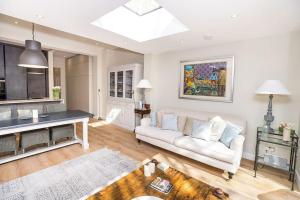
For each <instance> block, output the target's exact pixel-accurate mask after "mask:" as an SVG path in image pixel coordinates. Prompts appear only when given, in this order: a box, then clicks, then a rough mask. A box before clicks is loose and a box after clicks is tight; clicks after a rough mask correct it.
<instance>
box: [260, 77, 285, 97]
mask: <svg viewBox="0 0 300 200" xmlns="http://www.w3.org/2000/svg"><path fill="white" fill-rule="evenodd" d="M256 94H268V95H269V94H274V95H290V92H289V91H288V89H286V87H285V86H284V85H283V84H282V83H281V82H280V81H279V80H267V81H265V82H264V83H263V84H262V85H261V86H260V87H259V88H258V89H257V90H256Z"/></svg>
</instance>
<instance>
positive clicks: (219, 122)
mask: <svg viewBox="0 0 300 200" xmlns="http://www.w3.org/2000/svg"><path fill="white" fill-rule="evenodd" d="M210 123H211V135H210V140H212V141H215V142H217V141H219V139H220V138H221V136H222V134H223V132H224V129H225V128H226V125H227V123H226V121H224V120H223V119H222V118H221V117H220V116H216V117H214V118H212V119H211V120H210Z"/></svg>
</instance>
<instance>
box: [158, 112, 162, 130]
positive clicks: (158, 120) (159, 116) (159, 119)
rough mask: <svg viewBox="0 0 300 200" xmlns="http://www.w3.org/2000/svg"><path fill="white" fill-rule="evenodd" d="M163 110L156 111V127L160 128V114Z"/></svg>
mask: <svg viewBox="0 0 300 200" xmlns="http://www.w3.org/2000/svg"><path fill="white" fill-rule="evenodd" d="M163 114H164V113H163V112H162V111H158V112H157V127H158V128H161V124H162V122H161V121H162V116H163Z"/></svg>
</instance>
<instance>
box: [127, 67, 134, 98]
mask: <svg viewBox="0 0 300 200" xmlns="http://www.w3.org/2000/svg"><path fill="white" fill-rule="evenodd" d="M132 84H133V70H127V71H126V75H125V98H128V99H131V98H132V94H133V86H132Z"/></svg>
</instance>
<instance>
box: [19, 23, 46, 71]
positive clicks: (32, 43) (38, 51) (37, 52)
mask: <svg viewBox="0 0 300 200" xmlns="http://www.w3.org/2000/svg"><path fill="white" fill-rule="evenodd" d="M18 66H20V67H28V68H48V62H47V59H46V57H45V55H44V54H43V52H42V46H41V43H40V42H38V41H36V40H34V24H32V40H25V50H24V51H23V53H22V54H21V56H20V61H19V64H18Z"/></svg>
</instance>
